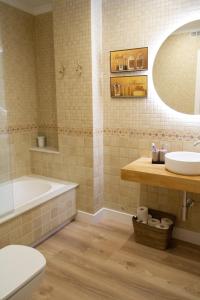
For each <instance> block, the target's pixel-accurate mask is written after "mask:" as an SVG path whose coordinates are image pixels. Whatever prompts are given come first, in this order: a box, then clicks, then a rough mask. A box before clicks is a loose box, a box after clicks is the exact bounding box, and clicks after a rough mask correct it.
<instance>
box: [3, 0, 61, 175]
mask: <svg viewBox="0 0 200 300" xmlns="http://www.w3.org/2000/svg"><path fill="white" fill-rule="evenodd" d="M52 25H53V21H52V13H47V14H42V15H39V16H37V17H34V16H32V15H30V14H28V13H25V12H23V11H21V10H19V9H16V8H14V7H11V6H9V5H5V4H3V3H2V2H0V46H1V49H2V51H1V52H0V103H1V107H2V108H3V109H5V110H6V111H5V112H2V111H1V112H0V113H1V120H0V144H2V146H1V150H2V151H0V158H1V159H0V164H1V171H0V176H1V179H7V178H8V177H10V176H12V177H19V176H22V175H25V174H29V173H31V161H30V152H29V149H30V147H31V146H33V145H36V136H37V134H38V133H39V134H45V135H46V136H47V140H48V145H49V146H54V147H57V123H56V122H57V121H56V95H55V72H54V49H53V48H54V47H53V28H52ZM5 141H6V143H5ZM5 148H6V149H5ZM1 153H2V155H1Z"/></svg>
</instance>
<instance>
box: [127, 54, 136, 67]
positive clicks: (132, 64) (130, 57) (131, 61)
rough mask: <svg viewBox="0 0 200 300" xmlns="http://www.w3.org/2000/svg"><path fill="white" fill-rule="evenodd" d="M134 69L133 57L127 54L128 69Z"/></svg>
mask: <svg viewBox="0 0 200 300" xmlns="http://www.w3.org/2000/svg"><path fill="white" fill-rule="evenodd" d="M134 69H135V57H134V56H129V57H128V70H134Z"/></svg>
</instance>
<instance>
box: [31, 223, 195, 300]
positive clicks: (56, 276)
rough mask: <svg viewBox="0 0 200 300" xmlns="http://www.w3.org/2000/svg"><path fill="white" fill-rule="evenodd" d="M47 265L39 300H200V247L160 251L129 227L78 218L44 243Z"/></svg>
mask: <svg viewBox="0 0 200 300" xmlns="http://www.w3.org/2000/svg"><path fill="white" fill-rule="evenodd" d="M38 250H40V251H41V252H42V253H43V254H44V255H45V257H46V259H47V268H46V274H45V276H44V280H43V282H42V284H41V287H40V289H39V290H38V291H37V292H36V293H35V294H34V297H33V299H34V300H43V299H52V300H62V299H63V300H64V299H65V300H107V299H109V300H147V299H148V300H165V299H166V300H190V299H195V300H200V249H199V248H198V247H191V246H190V245H188V244H184V243H181V244H178V245H176V247H174V248H172V249H170V250H168V251H159V250H155V249H152V248H149V247H145V246H142V245H139V244H137V243H135V242H134V237H133V235H132V232H131V231H130V230H128V229H126V228H125V227H124V225H120V224H116V223H111V222H109V223H108V222H107V223H102V224H98V225H88V224H85V223H81V222H77V221H75V222H73V223H71V224H70V225H68V226H67V227H65V228H64V229H63V230H61V231H60V232H59V233H57V234H56V235H54V236H53V237H51V238H50V239H48V240H47V241H45V242H44V243H43V244H41V245H40V246H39V247H38Z"/></svg>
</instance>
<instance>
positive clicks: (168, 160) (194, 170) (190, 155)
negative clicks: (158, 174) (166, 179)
mask: <svg viewBox="0 0 200 300" xmlns="http://www.w3.org/2000/svg"><path fill="white" fill-rule="evenodd" d="M165 168H166V169H167V170H168V171H170V172H173V173H177V174H182V175H200V153H198V152H185V151H177V152H169V153H167V154H166V155H165Z"/></svg>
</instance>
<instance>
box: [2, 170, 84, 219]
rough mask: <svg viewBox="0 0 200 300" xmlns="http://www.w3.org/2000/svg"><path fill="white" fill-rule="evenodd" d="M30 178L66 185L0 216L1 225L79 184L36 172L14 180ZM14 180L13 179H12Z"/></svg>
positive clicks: (74, 188)
mask: <svg viewBox="0 0 200 300" xmlns="http://www.w3.org/2000/svg"><path fill="white" fill-rule="evenodd" d="M27 177H28V178H30V179H32V178H33V179H41V180H45V181H47V182H54V183H58V184H62V185H64V186H63V187H62V188H61V187H60V189H59V190H55V191H53V192H52V191H51V194H50V195H49V194H48V195H46V196H43V199H40V198H39V199H35V200H34V198H33V200H32V201H30V202H28V203H27V204H25V205H22V206H20V207H18V208H16V209H15V208H14V209H13V210H12V211H11V212H9V213H8V214H6V215H3V216H1V217H0V225H2V224H3V223H6V222H7V221H10V220H11V219H14V218H15V217H18V216H19V215H22V214H23V213H25V212H28V211H29V210H31V209H33V208H35V207H38V206H40V205H42V204H44V203H45V202H48V201H50V200H52V199H54V198H56V197H58V196H60V195H62V194H64V193H66V192H68V191H71V190H76V188H77V187H78V186H79V184H78V183H74V182H71V181H65V180H60V179H57V178H53V177H46V176H41V175H36V174H30V175H24V176H21V177H17V178H15V179H13V181H14V182H17V181H20V179H22V178H27ZM11 181H12V180H11Z"/></svg>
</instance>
